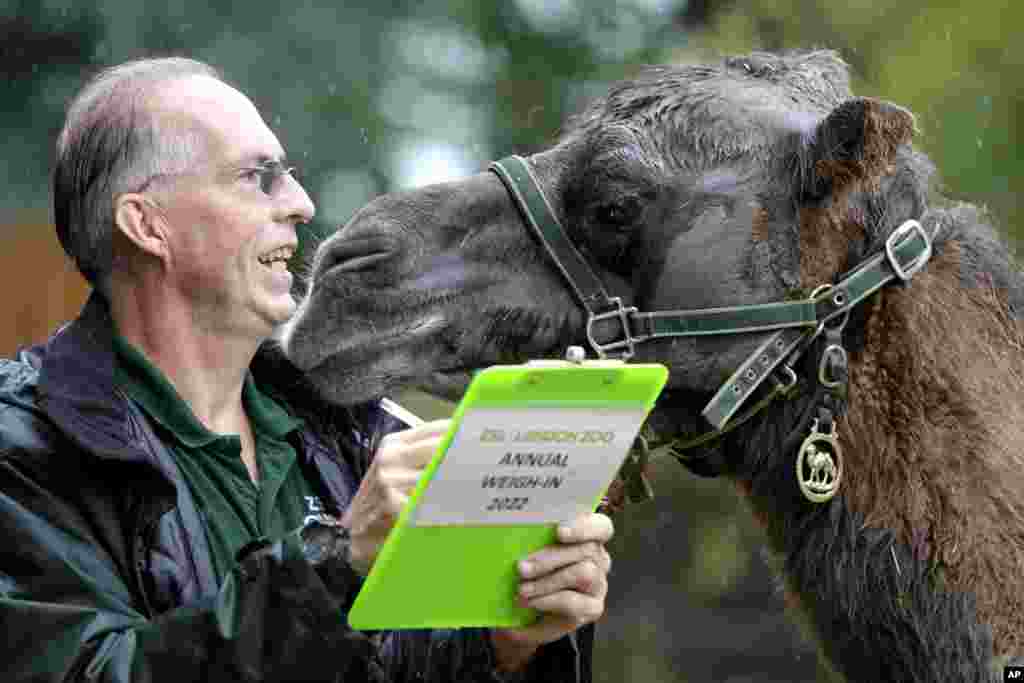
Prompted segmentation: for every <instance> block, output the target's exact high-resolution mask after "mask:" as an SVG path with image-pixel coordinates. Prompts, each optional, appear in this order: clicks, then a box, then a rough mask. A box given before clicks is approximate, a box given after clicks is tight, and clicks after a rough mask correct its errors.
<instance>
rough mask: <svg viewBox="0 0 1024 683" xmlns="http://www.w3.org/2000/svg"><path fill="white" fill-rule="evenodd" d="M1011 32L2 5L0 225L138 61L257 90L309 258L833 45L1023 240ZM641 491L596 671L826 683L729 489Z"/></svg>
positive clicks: (415, 404)
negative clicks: (792, 52)
mask: <svg viewBox="0 0 1024 683" xmlns="http://www.w3.org/2000/svg"><path fill="white" fill-rule="evenodd" d="M1022 19H1024V6H1022V5H1018V4H1015V3H1010V2H1009V0H1004V1H1002V2H1000V1H997V0H975V2H972V3H970V4H969V5H962V4H961V3H958V2H952V1H949V2H922V3H914V2H906V1H903V2H897V1H895V0H848V2H845V3H838V2H828V3H826V2H824V1H823V0H761V1H759V2H753V1H752V0H744V1H741V0H689V1H687V0H619V1H618V2H615V3H609V2H606V1H604V0H376V1H375V2H364V3H351V2H346V3H332V2H327V1H326V0H296V1H294V2H291V3H281V4H272V3H253V2H251V1H248V2H242V1H241V0H163V1H162V2H159V3H157V2H144V1H141V0H131V1H129V0H92V1H91V2H79V1H76V0H31V1H30V0H0V70H2V75H3V76H4V80H5V82H6V89H5V93H6V94H5V96H4V97H3V98H0V125H3V126H4V128H5V130H6V133H7V134H6V136H5V153H4V154H3V156H2V158H0V187H2V190H0V211H2V212H4V214H6V215H7V216H8V217H9V216H17V215H19V214H21V213H23V212H26V211H37V212H38V211H46V210H47V207H48V206H49V196H48V192H49V188H48V181H47V176H48V174H49V164H50V157H51V150H52V146H53V140H54V138H55V136H56V133H57V131H58V129H59V126H60V125H61V121H62V117H63V112H64V107H65V106H66V104H67V101H68V98H69V97H71V96H72V95H73V93H74V92H75V90H76V89H77V88H78V87H79V86H80V84H81V82H82V80H83V78H85V77H86V76H87V75H88V74H90V73H92V72H94V71H95V70H96V69H98V68H100V67H102V66H105V65H109V64H113V63H117V62H120V61H123V60H126V59H131V58H135V57H141V56H147V55H157V54H160V55H162V54H183V55H189V56H194V57H197V58H199V59H203V60H206V61H208V62H210V63H212V64H213V65H215V66H217V67H219V68H221V69H222V70H223V71H224V72H225V74H226V75H227V77H228V78H229V79H230V80H232V81H233V82H235V83H236V84H237V85H238V86H239V87H240V88H241V89H242V90H243V91H244V92H246V93H247V94H249V95H250V97H252V98H253V100H254V101H255V102H256V103H257V105H258V106H259V107H260V109H261V111H262V112H263V114H264V117H265V118H266V120H267V121H268V122H269V123H270V125H271V127H272V128H273V129H274V130H275V131H277V133H278V134H279V136H280V138H281V140H282V142H283V143H284V145H285V148H286V149H287V150H288V151H289V155H290V156H291V158H292V159H293V160H294V161H295V162H297V163H298V164H299V165H300V167H301V168H302V170H303V176H302V180H303V183H304V184H305V185H306V187H307V189H308V190H309V191H310V194H311V195H312V197H313V199H314V200H315V202H316V203H317V206H318V211H319V213H318V216H317V219H316V220H315V221H314V223H313V224H312V225H311V226H309V228H308V231H307V232H306V233H305V234H304V235H303V237H304V239H303V244H304V245H305V246H308V245H310V244H311V243H312V242H313V241H315V238H316V237H319V236H322V235H326V234H328V233H329V232H330V231H332V230H333V229H334V228H335V227H337V225H339V224H341V223H344V222H345V221H346V220H347V219H348V218H349V216H350V215H351V214H352V213H353V212H354V211H356V210H358V208H359V207H360V206H362V205H363V204H364V203H365V202H366V201H367V200H369V199H370V198H371V197H373V196H374V195H376V194H379V193H382V192H388V191H392V190H396V189H401V188H403V187H409V186H414V185H418V184H423V183H427V182H431V181H437V180H443V179H446V178H449V177H454V176H460V175H464V174H468V173H471V172H475V171H478V170H480V169H481V168H483V167H484V166H485V165H486V163H487V162H488V161H489V160H490V159H493V158H496V157H499V156H503V155H506V154H510V153H529V152H532V151H536V150H539V149H541V148H543V147H544V146H545V145H547V144H550V143H551V142H552V141H553V140H554V139H555V138H556V136H557V133H558V130H559V128H560V126H561V125H562V123H563V122H564V121H565V119H566V117H567V116H569V115H571V114H572V113H574V112H576V111H578V110H579V109H580V108H581V107H582V105H583V103H585V102H586V101H587V100H588V99H590V98H591V97H594V96H595V95H598V94H600V93H602V92H603V91H604V90H605V89H606V87H607V85H608V83H609V82H610V81H613V80H616V79H619V78H622V77H627V76H629V75H630V74H632V73H635V71H636V70H637V69H639V68H640V67H641V66H642V65H643V64H646V63H657V62H667V61H697V60H700V59H704V58H707V57H708V56H716V55H718V54H721V53H735V52H746V51H749V50H752V49H776V48H786V47H810V46H825V47H831V48H834V49H837V50H839V51H840V52H841V53H842V55H843V56H844V57H845V58H846V59H847V61H848V62H849V63H850V64H851V66H852V67H853V71H854V89H855V91H856V92H858V94H863V95H872V96H877V97H883V98H886V99H890V100H892V101H894V102H897V103H899V104H902V105H904V106H907V107H909V108H910V109H911V110H913V111H914V112H915V113H916V115H917V117H918V127H919V129H920V134H919V136H918V139H917V143H918V144H919V145H920V146H921V147H922V148H923V149H925V150H926V151H927V152H928V153H929V154H930V155H931V157H932V158H933V159H934V160H935V161H936V163H937V164H938V166H939V168H940V171H941V174H942V176H943V178H944V179H945V183H946V187H947V190H948V193H949V194H950V195H951V196H953V197H959V198H963V199H967V200H971V201H975V202H979V203H983V204H986V205H988V206H989V207H990V208H991V209H992V210H993V212H994V213H995V215H996V217H997V219H998V222H999V224H1000V225H1001V226H1002V227H1003V228H1004V229H1005V231H1006V232H1007V234H1009V235H1010V236H1011V237H1014V238H1015V239H1021V238H1024V232H1022V226H1021V222H1022V219H1024V206H1022V199H1021V198H1020V194H1019V189H1020V186H1021V179H1022V175H1024V159H1022V157H1021V155H1019V154H1018V153H1017V149H1016V144H1017V141H1018V139H1019V137H1020V135H1021V130H1022V128H1021V126H1022V124H1024V119H1022V117H1024V99H1022V82H1024V81H1022V80H1021V78H1020V76H1019V74H1020V71H1021V67H1022V66H1024V64H1022V62H1024V48H1022V45H1021V41H1019V40H1017V39H1016V36H1015V35H1014V34H1013V32H1014V31H1015V30H1018V28H1019V27H1020V26H1021V24H1022ZM5 220H7V222H10V219H9V218H7V219H5ZM402 399H403V401H404V402H406V403H407V404H408V405H409V406H410V407H411V408H412V409H413V410H414V411H416V412H419V413H420V414H423V415H424V416H441V415H446V414H448V413H449V412H450V410H451V405H450V404H447V403H444V402H438V401H435V400H433V399H430V398H429V397H424V396H422V395H420V394H416V393H409V394H407V395H405V396H403V397H402ZM652 477H653V481H654V485H655V489H656V492H657V494H658V497H657V499H656V500H655V501H654V502H653V503H651V504H648V505H646V506H639V507H636V508H634V509H631V510H629V511H628V513H627V515H625V516H624V517H622V518H621V519H619V520H618V522H617V524H618V535H617V537H616V539H615V540H614V541H613V550H614V553H615V557H616V561H615V569H614V571H613V576H612V585H611V593H610V594H609V601H608V615H607V617H606V619H605V620H604V624H603V626H602V629H601V631H600V635H599V640H598V650H597V654H596V659H595V676H596V679H597V680H598V681H725V680H729V681H734V682H740V681H758V682H759V683H765V682H766V681H787V682H789V683H791V682H793V681H812V680H825V675H824V674H823V673H821V672H819V671H818V670H817V666H816V664H815V661H814V658H813V654H812V652H811V650H810V649H808V648H807V647H806V646H803V645H800V644H798V643H799V639H798V638H797V636H796V634H795V632H794V631H793V630H792V629H791V628H790V627H788V626H786V625H785V624H786V623H787V622H786V620H785V618H784V617H783V615H782V607H781V599H780V598H779V596H778V595H777V594H776V593H775V589H774V588H773V585H772V582H771V579H770V578H769V572H768V569H767V565H766V563H765V561H764V559H763V558H762V557H761V554H760V552H759V550H758V548H759V544H760V541H761V537H760V532H759V531H758V530H757V529H756V528H754V527H753V525H752V524H751V522H750V520H749V516H748V515H747V514H746V513H745V512H744V511H743V510H742V507H741V506H740V505H739V501H738V497H737V495H736V494H735V492H734V491H733V490H732V488H731V487H730V486H729V485H728V484H726V483H725V482H720V481H714V480H704V479H698V478H695V477H693V476H691V475H689V474H686V473H684V472H683V471H682V469H681V468H679V467H678V466H677V465H675V464H674V463H672V462H670V461H665V460H660V461H656V462H655V463H654V469H653V471H652Z"/></svg>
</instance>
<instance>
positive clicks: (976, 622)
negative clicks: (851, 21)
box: [280, 50, 1024, 683]
mask: <svg viewBox="0 0 1024 683" xmlns="http://www.w3.org/2000/svg"><path fill="white" fill-rule="evenodd" d="M916 125H917V124H916V121H915V118H914V116H913V115H912V114H911V113H910V112H909V111H907V110H906V109H904V108H902V107H900V106H898V105H896V104H893V103H890V102H885V101H881V100H877V99H870V98H861V97H856V96H854V95H853V93H852V92H851V89H850V84H849V72H848V68H847V66H846V64H845V63H844V62H843V61H842V59H841V58H840V57H839V56H838V55H837V54H835V53H834V52H831V51H828V50H811V51H799V52H789V53H784V54H769V53H753V54H749V55H745V56H737V57H729V58H725V59H722V60H721V61H718V62H717V63H709V64H700V65H666V66H655V67H650V68H648V69H646V70H645V71H644V72H642V73H641V74H639V75H638V76H637V77H635V78H633V79H631V80H628V81H625V82H621V83H618V84H615V85H614V86H613V87H611V89H610V91H609V92H608V94H607V95H606V96H605V97H603V98H601V99H599V100H597V101H595V102H593V103H591V104H590V105H589V106H588V107H587V108H586V109H585V110H584V111H582V112H581V113H580V114H579V115H577V116H576V117H574V118H573V119H571V120H570V121H568V122H567V124H566V126H565V128H564V130H563V132H562V133H561V135H560V136H559V138H558V139H557V141H556V142H555V143H554V144H553V146H551V147H550V148H549V149H546V150H543V151H540V152H538V153H536V154H533V155H531V156H529V157H527V158H520V157H509V158H508V159H505V160H502V161H499V162H496V164H495V165H494V166H492V167H491V168H490V169H488V170H486V171H482V172H480V173H478V174H475V175H472V176H470V177H467V178H465V179H462V180H458V181H454V182H448V183H443V184H437V185H431V186H427V187H423V188H420V189H415V190H410V191H404V192H397V193H394V194H389V195H385V196H382V197H379V198H377V199H375V200H373V201H372V202H371V203H369V204H368V205H367V206H365V207H364V208H362V209H361V210H360V211H358V212H357V213H356V215H355V216H353V218H352V219H351V220H350V221H349V222H348V223H347V224H346V225H345V226H343V227H342V228H341V229H339V230H338V231H337V233H335V234H334V235H332V236H330V237H329V238H328V239H326V240H325V241H324V242H323V243H322V244H321V245H320V246H319V248H318V250H317V254H316V257H315V259H314V262H313V264H312V271H311V272H312V277H311V280H310V283H309V290H308V294H307V295H306V296H305V298H304V299H303V301H302V302H301V304H300V307H299V311H298V313H297V315H296V316H295V318H294V319H293V320H292V321H291V322H290V323H289V324H288V325H287V326H286V327H285V328H284V329H283V331H282V335H281V340H280V341H281V343H282V345H283V347H284V349H285V351H286V353H287V354H288V356H289V357H290V358H291V360H292V362H293V363H294V364H295V365H296V366H297V367H298V368H299V369H300V370H301V371H303V372H304V373H306V374H307V375H308V377H309V378H310V380H311V381H312V382H313V384H314V385H315V386H316V387H317V390H318V391H319V392H321V393H323V395H324V396H326V397H328V398H330V399H332V400H334V401H336V402H339V403H344V404H355V403H359V402H361V401H365V400H368V399H371V398H373V397H377V396H381V395H384V394H387V393H390V392H393V391H395V390H397V389H399V388H402V387H407V386H414V385H415V386H422V387H424V388H426V389H427V390H429V391H432V392H434V393H438V394H442V395H446V396H449V397H457V396H458V395H459V394H460V392H461V391H462V390H463V389H464V387H465V386H466V383H467V382H468V380H469V377H470V373H471V372H472V371H473V370H474V369H477V368H480V367H483V366H487V365H491V364H495V363H510V362H521V361H523V360H526V359H533V358H545V357H547V358H550V357H560V356H562V355H563V354H564V353H565V350H566V348H567V347H568V346H570V345H580V346H583V347H584V348H585V349H587V350H588V352H589V353H590V354H591V355H592V357H593V356H603V357H608V358H619V359H623V360H626V361H627V362H629V361H639V362H660V363H664V364H665V365H667V366H668V367H669V369H670V379H669V384H668V387H667V389H666V390H665V392H664V393H663V394H662V396H661V397H660V398H659V401H658V404H657V406H656V408H655V410H654V412H653V413H652V415H651V417H650V418H649V420H648V424H647V425H646V427H645V433H646V434H647V435H648V436H649V439H650V440H651V442H652V444H651V445H652V447H655V446H658V447H662V448H665V449H668V450H669V451H671V452H672V453H673V454H675V455H676V456H677V457H678V459H680V461H681V462H683V463H684V464H685V465H686V466H687V467H688V468H689V469H690V470H691V471H693V472H694V473H696V474H698V475H702V476H722V477H727V478H729V479H730V480H732V481H733V482H735V485H736V486H737V488H738V489H739V490H740V491H741V492H742V494H743V496H744V499H745V501H746V504H747V505H748V506H749V509H750V511H751V514H753V515H754V517H755V519H757V520H758V521H759V522H760V524H761V525H762V527H763V528H764V530H765V538H766V544H767V546H768V548H769V550H770V552H771V553H772V555H773V556H774V557H775V558H777V565H778V570H779V572H780V574H781V576H782V577H783V581H784V584H785V586H786V590H787V594H788V595H789V596H790V597H791V599H789V600H787V604H789V605H790V607H791V609H792V611H793V613H794V616H795V617H796V618H797V619H798V620H799V621H801V622H802V623H803V624H805V625H806V627H807V629H808V631H809V633H810V634H811V636H812V637H813V640H814V642H815V644H816V645H817V648H818V651H819V652H820V654H821V656H822V657H823V658H824V659H825V661H826V662H827V664H828V666H829V667H830V668H831V669H832V670H833V671H834V672H835V673H836V674H837V675H839V676H841V677H845V679H846V680H849V681H871V682H873V683H874V682H878V681H918V682H923V681H953V680H955V681H989V680H993V679H994V678H995V679H996V680H1001V672H1002V667H1003V666H1004V665H1005V664H1007V663H1009V662H1011V661H1017V658H1019V657H1021V656H1022V655H1024V496H1022V495H1021V492H1022V491H1024V448H1022V446H1024V336H1022V327H1021V323H1020V319H1019V317H1018V312H1019V311H1021V310H1022V305H1024V280H1022V276H1021V273H1020V272H1019V270H1018V267H1017V266H1016V265H1015V263H1014V262H1013V260H1012V258H1011V256H1010V254H1009V252H1008V250H1007V248H1006V246H1005V244H1004V242H1003V241H1002V240H1001V238H1000V237H999V235H998V233H997V230H996V229H995V228H994V227H993V226H992V224H991V221H990V219H989V218H988V217H987V215H986V214H985V212H984V211H983V210H982V209H980V208H978V207H975V206H972V205H970V204H966V203H958V202H953V201H950V200H947V199H945V198H944V197H942V195H941V193H940V192H939V190H938V189H937V187H938V183H937V173H936V170H935V168H934V166H933V164H932V163H931V162H930V161H929V159H928V158H927V156H926V155H925V154H923V153H922V152H920V151H919V150H917V149H915V148H914V146H913V145H912V138H913V135H914V134H915V131H916Z"/></svg>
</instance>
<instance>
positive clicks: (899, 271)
mask: <svg viewBox="0 0 1024 683" xmlns="http://www.w3.org/2000/svg"><path fill="white" fill-rule="evenodd" d="M914 232H917V233H918V234H920V235H921V239H923V240H924V244H925V248H924V251H923V252H922V253H921V255H920V256H918V257H917V258H916V259H914V262H913V263H911V264H910V265H909V266H906V267H904V266H901V265H900V263H899V261H897V260H896V251H895V250H896V244H897V243H898V242H902V241H903V239H904V238H906V237H907V236H908V235H910V234H911V233H914ZM885 256H886V258H887V259H889V265H890V266H891V267H892V269H893V272H895V273H896V277H898V278H899V279H901V280H903V281H904V282H907V281H908V280H910V278H912V277H914V274H915V273H916V272H917V271H919V270H921V268H923V267H924V264H926V263H928V259H930V258H931V257H932V240H931V238H930V237H928V233H926V232H925V231H924V228H922V227H921V224H920V223H919V222H917V221H915V220H913V219H911V220H909V221H907V222H905V223H904V224H903V225H901V226H900V227H898V228H896V229H895V230H893V231H892V234H891V235H889V237H888V238H887V239H886V240H885Z"/></svg>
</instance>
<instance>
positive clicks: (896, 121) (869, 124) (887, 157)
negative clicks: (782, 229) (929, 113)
mask: <svg viewBox="0 0 1024 683" xmlns="http://www.w3.org/2000/svg"><path fill="white" fill-rule="evenodd" d="M913 136H914V115H913V114H911V113H910V112H909V111H907V110H906V109H904V108H903V107H900V106H897V105H895V104H892V103H891V102H884V101H882V100H873V99H868V98H856V99H852V100H847V101H846V102H843V103H842V104H841V105H839V106H838V107H836V108H835V109H833V110H832V112H831V113H830V114H829V115H828V116H827V117H825V120H824V121H822V122H821V123H819V124H818V125H817V126H816V127H815V129H814V134H813V137H811V138H810V140H808V141H807V142H806V143H805V146H804V148H803V149H802V150H801V155H800V156H801V166H802V168H801V171H802V172H801V174H800V176H801V178H803V183H802V187H801V188H800V189H801V194H802V197H803V198H804V199H807V200H811V201H814V200H819V199H823V198H824V197H826V196H827V195H829V194H837V193H839V192H842V191H843V190H844V189H845V188H848V187H850V186H851V185H853V184H854V183H857V182H861V181H864V180H871V179H875V178H879V177H881V176H882V175H884V174H885V173H886V171H887V170H888V168H889V166H890V164H891V163H892V159H893V157H894V156H895V154H896V149H897V148H898V147H899V146H900V145H904V144H906V143H908V142H910V139H911V138H912V137H913Z"/></svg>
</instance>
